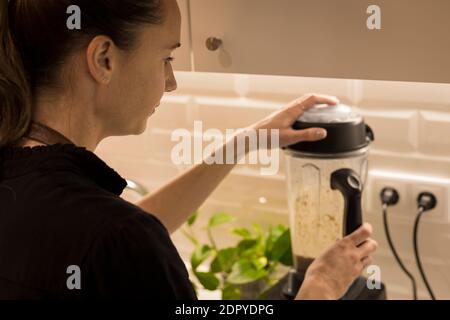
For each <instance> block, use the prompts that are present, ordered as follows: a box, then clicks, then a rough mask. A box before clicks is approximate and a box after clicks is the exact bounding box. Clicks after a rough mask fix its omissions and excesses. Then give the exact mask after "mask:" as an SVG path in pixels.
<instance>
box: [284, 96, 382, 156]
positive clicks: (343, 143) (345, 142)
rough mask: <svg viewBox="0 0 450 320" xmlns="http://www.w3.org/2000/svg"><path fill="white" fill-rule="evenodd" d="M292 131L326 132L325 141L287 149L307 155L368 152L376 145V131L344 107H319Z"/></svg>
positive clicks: (300, 120) (306, 142)
mask: <svg viewBox="0 0 450 320" xmlns="http://www.w3.org/2000/svg"><path fill="white" fill-rule="evenodd" d="M292 127H293V128H294V129H295V130H304V129H309V128H316V127H318V128H324V129H326V130H327V132H328V135H327V137H326V138H325V139H323V140H320V141H315V142H308V141H304V142H300V143H297V144H294V145H291V146H288V147H287V149H289V150H294V151H298V152H304V153H308V154H318V155H322V154H323V155H325V154H326V155H330V154H331V155H332V154H339V153H348V152H353V151H358V150H360V149H363V148H366V147H367V146H369V145H370V143H371V142H372V141H374V134H373V131H372V129H371V128H370V127H369V126H368V125H366V124H365V122H364V118H363V117H362V116H361V115H360V114H358V113H356V112H354V111H353V110H352V108H351V107H349V106H347V105H344V104H338V105H335V106H330V105H323V104H321V105H316V106H314V107H313V108H311V109H309V110H307V111H305V112H304V113H303V115H302V116H301V117H300V118H299V119H298V120H297V121H296V122H295V123H294V124H293V126H292Z"/></svg>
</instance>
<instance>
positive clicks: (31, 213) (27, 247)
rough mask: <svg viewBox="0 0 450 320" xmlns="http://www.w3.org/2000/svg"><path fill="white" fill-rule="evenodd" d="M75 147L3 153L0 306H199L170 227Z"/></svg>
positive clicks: (0, 152) (97, 160) (0, 168)
mask: <svg viewBox="0 0 450 320" xmlns="http://www.w3.org/2000/svg"><path fill="white" fill-rule="evenodd" d="M125 187H126V181H125V180H124V179H123V178H122V177H121V176H120V175H119V174H118V173H117V172H116V171H114V170H113V169H112V168H110V167H109V166H108V165H107V164H106V163H105V162H103V161H102V160H101V159H100V158H98V157H97V156H96V155H95V154H94V153H92V152H90V151H88V150H86V149H85V148H81V147H77V146H75V145H72V144H64V145H63V144H56V145H51V146H39V147H35V148H12V147H6V148H0V299H111V298H113V299H114V298H121V299H123V298H125V299H155V300H174V299H177V300H180V299H196V295H195V292H194V290H193V287H192V285H191V282H190V281H189V275H188V272H187V270H186V267H185V266H184V264H183V261H182V260H181V258H180V256H179V254H178V252H177V250H176V248H175V247H174V245H173V243H172V241H171V239H170V236H169V234H168V232H167V230H166V228H165V227H164V226H163V225H162V224H161V222H160V221H159V220H158V219H157V218H156V217H154V216H153V215H151V214H149V213H147V212H145V211H143V210H142V209H140V208H139V207H137V206H135V205H133V204H131V203H129V202H127V201H125V200H123V199H121V198H120V197H119V195H120V194H121V193H122V191H123V190H124V188H125Z"/></svg>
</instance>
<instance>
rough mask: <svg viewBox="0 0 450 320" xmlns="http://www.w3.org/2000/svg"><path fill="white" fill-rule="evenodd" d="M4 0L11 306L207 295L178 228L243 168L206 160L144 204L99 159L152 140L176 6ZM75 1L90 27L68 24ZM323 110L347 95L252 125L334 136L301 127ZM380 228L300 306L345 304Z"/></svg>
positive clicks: (1, 193)
mask: <svg viewBox="0 0 450 320" xmlns="http://www.w3.org/2000/svg"><path fill="white" fill-rule="evenodd" d="M0 4H1V5H0V14H1V17H0V19H1V20H0V41H1V48H0V147H1V149H0V150H1V151H0V159H1V160H0V203H1V211H0V261H1V263H0V298H3V299H46V298H49V299H87V298H119V297H124V298H146V299H195V298H196V296H195V293H194V291H193V289H192V286H191V285H190V281H189V279H188V273H187V271H186V268H185V267H184V264H183V262H182V260H181V259H180V256H179V255H178V253H177V251H176V249H175V247H174V245H173V243H172V242H171V239H170V237H169V234H170V233H172V232H174V231H175V230H176V229H177V228H178V227H179V226H180V225H182V224H183V223H184V221H186V219H187V218H188V216H189V215H190V214H191V212H193V211H194V210H195V209H196V208H198V207H199V206H200V205H201V204H202V203H203V201H204V200H205V199H206V198H207V197H208V195H209V194H210V193H211V192H212V191H213V190H214V189H215V188H216V186H217V185H218V184H219V183H220V182H221V181H222V180H223V179H224V177H225V176H226V175H227V174H228V173H229V172H230V170H231V169H232V168H233V165H228V164H227V165H218V164H215V165H206V164H205V163H203V164H200V165H197V166H195V167H193V168H192V169H191V170H189V171H187V172H186V173H184V174H183V175H181V176H180V177H177V178H176V179H174V180H173V181H172V182H170V183H169V184H167V185H166V186H164V187H162V188H161V189H159V190H157V191H156V192H154V193H152V194H150V195H148V196H147V197H146V198H145V199H144V200H142V201H141V202H140V203H139V204H138V205H133V204H131V203H128V202H126V201H124V200H122V199H121V198H120V197H119V195H120V194H121V192H122V191H123V189H124V187H125V186H126V182H125V180H124V179H123V178H122V177H120V176H119V175H118V174H117V173H116V172H115V171H114V170H113V169H112V168H110V167H108V166H107V165H106V164H105V163H104V162H103V161H102V160H100V159H99V158H98V157H97V156H96V155H95V154H94V153H93V151H94V150H95V148H96V147H97V145H98V144H99V142H100V141H101V140H103V139H104V138H106V137H109V136H121V135H136V134H140V133H142V132H143V131H144V130H145V127H146V123H147V119H148V117H149V116H151V115H152V114H153V112H154V111H155V108H156V107H157V106H158V105H159V103H160V100H161V97H162V95H163V94H164V92H165V91H166V92H170V91H173V90H175V89H176V87H177V84H176V81H175V78H174V74H173V71H172V67H171V59H172V58H171V56H170V55H171V53H172V51H173V50H174V49H175V48H177V47H178V46H179V45H180V44H179V42H180V20H181V18H180V12H179V8H178V6H177V3H176V0H76V1H75V0H73V1H69V0H52V1H36V0H11V1H8V0H0ZM70 5H78V6H79V8H80V9H81V29H80V30H69V29H68V28H67V27H66V20H67V18H68V14H67V13H66V12H67V8H68V7H69V6H70ZM318 103H327V104H336V103H337V100H336V99H335V98H333V97H328V96H322V95H308V96H305V97H302V98H299V99H297V100H296V101H293V102H292V103H291V104H289V105H288V106H286V107H285V108H283V109H282V110H280V111H278V112H276V113H274V114H272V115H271V116H269V117H268V118H266V119H263V120H261V121H260V122H258V123H255V124H253V125H251V126H249V127H248V128H245V130H251V129H253V130H260V129H262V128H267V129H280V145H281V146H285V145H289V144H292V143H295V142H299V141H304V140H309V141H313V140H319V139H323V138H324V137H325V136H326V132H325V131H324V130H323V129H320V128H317V129H310V130H306V131H294V130H292V129H291V128H290V127H291V125H292V123H293V122H294V121H295V119H296V118H298V117H299V116H300V115H301V114H302V112H303V111H304V110H305V109H306V108H309V107H312V106H313V105H315V104H318ZM245 130H244V131H245ZM237 135H238V134H237ZM237 135H236V136H235V137H234V139H236V137H237ZM233 141H234V140H233ZM371 232H372V231H371V227H370V226H369V225H364V226H362V227H361V228H360V229H359V230H357V231H356V232H355V233H354V234H352V235H350V236H349V237H347V238H345V239H343V240H341V241H338V242H336V244H335V245H334V246H333V247H332V248H330V249H329V250H328V251H327V252H325V253H324V254H323V256H322V257H320V258H318V259H317V260H316V261H315V262H314V263H313V264H312V265H311V267H310V269H309V271H308V274H307V276H306V279H305V282H304V285H303V286H302V289H301V290H300V292H299V294H298V299H309V298H311V299H338V298H339V297H341V296H342V295H343V294H344V293H345V291H346V290H347V289H348V287H349V285H350V284H351V283H352V281H353V280H354V279H355V278H356V277H357V276H358V275H359V274H360V273H361V271H362V269H363V268H364V267H365V266H367V265H368V264H369V263H370V262H371V254H372V253H373V251H374V250H375V249H376V242H375V241H374V240H372V239H370V236H371ZM77 277H78V278H77Z"/></svg>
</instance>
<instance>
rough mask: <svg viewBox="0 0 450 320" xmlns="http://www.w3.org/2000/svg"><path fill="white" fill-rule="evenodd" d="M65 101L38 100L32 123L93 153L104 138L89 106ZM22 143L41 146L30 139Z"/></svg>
mask: <svg viewBox="0 0 450 320" xmlns="http://www.w3.org/2000/svg"><path fill="white" fill-rule="evenodd" d="M65 100H66V99H64V98H61V99H60V100H59V101H55V100H45V99H40V100H39V102H38V103H36V104H35V106H34V108H33V111H34V112H33V121H34V122H37V123H40V124H43V125H45V126H47V127H49V128H51V129H53V130H56V131H57V132H59V133H60V134H62V135H63V136H65V137H66V138H67V139H69V140H70V141H72V142H73V143H74V144H75V145H77V146H79V147H85V148H86V149H88V150H90V151H95V149H96V148H97V145H98V144H99V143H100V141H101V140H102V139H103V138H104V137H103V134H102V130H101V125H100V123H99V122H98V121H97V119H95V117H94V116H93V114H91V113H90V112H89V111H90V110H92V108H90V107H91V106H90V105H87V104H83V103H80V102H78V103H70V104H69V103H68V102H67V100H66V101H65ZM23 143H24V144H25V145H24V146H30V147H33V146H38V145H43V144H42V143H40V142H37V141H33V140H30V139H28V140H26V141H24V142H23Z"/></svg>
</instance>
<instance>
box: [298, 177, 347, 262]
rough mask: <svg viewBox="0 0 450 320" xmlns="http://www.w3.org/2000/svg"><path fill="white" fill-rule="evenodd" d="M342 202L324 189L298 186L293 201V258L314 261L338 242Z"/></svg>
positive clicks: (341, 226)
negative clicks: (313, 259)
mask: <svg viewBox="0 0 450 320" xmlns="http://www.w3.org/2000/svg"><path fill="white" fill-rule="evenodd" d="M343 211H344V199H343V197H342V195H341V194H340V193H339V191H336V190H332V189H330V187H329V186H328V185H325V186H322V187H321V188H320V189H319V190H317V188H314V187H313V188H311V187H308V186H301V187H300V188H299V190H298V193H297V198H296V201H295V212H296V217H295V224H296V225H295V234H294V237H295V240H294V243H295V248H294V252H295V255H296V256H300V257H303V258H316V257H317V256H318V255H320V254H321V253H323V252H324V251H325V250H326V249H328V248H329V247H330V246H332V245H333V244H334V243H335V242H336V240H338V239H341V238H342V232H343V225H342V224H343Z"/></svg>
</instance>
